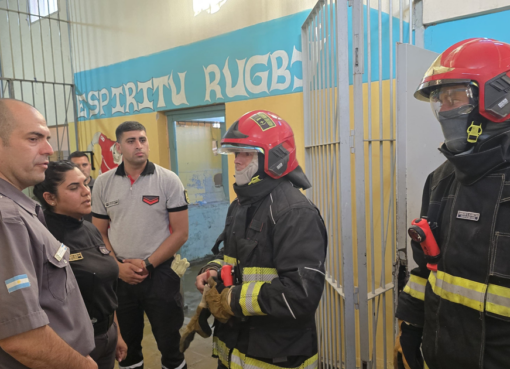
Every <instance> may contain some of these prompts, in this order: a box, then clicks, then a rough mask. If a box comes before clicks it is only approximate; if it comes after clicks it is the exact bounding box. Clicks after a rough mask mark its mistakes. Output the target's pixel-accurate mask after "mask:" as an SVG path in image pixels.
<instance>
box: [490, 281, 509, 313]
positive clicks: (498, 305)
mask: <svg viewBox="0 0 510 369" xmlns="http://www.w3.org/2000/svg"><path fill="white" fill-rule="evenodd" d="M485 309H486V310H487V312H489V313H494V314H498V315H502V316H506V317H510V288H507V287H502V286H497V285H495V284H489V288H488V289H487V302H486V304H485Z"/></svg>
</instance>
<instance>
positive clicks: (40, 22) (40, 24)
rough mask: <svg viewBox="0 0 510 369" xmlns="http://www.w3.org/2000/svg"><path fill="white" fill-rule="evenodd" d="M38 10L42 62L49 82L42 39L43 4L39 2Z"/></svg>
mask: <svg viewBox="0 0 510 369" xmlns="http://www.w3.org/2000/svg"><path fill="white" fill-rule="evenodd" d="M37 8H38V11H39V33H40V36H41V54H42V60H43V72H44V80H45V81H47V79H46V61H45V57H44V42H43V37H42V18H41V3H40V2H39V1H38V2H37ZM48 22H49V21H48ZM43 90H44V86H43Z"/></svg>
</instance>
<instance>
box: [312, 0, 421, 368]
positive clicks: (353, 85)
mask: <svg viewBox="0 0 510 369" xmlns="http://www.w3.org/2000/svg"><path fill="white" fill-rule="evenodd" d="M365 3H366V5H364V2H363V1H362V0H321V1H318V2H317V4H316V5H315V7H314V9H313V10H312V12H311V13H310V15H309V17H308V18H307V19H306V21H305V23H304V24H303V27H302V45H303V98H304V115H305V148H306V172H307V175H308V176H309V177H310V179H311V182H312V185H313V187H312V188H311V189H310V190H308V191H307V196H308V197H309V198H310V199H311V200H312V201H313V202H314V203H315V204H316V205H317V206H318V207H319V209H320V210H321V212H322V215H323V217H324V220H325V222H326V226H327V228H328V233H329V249H328V257H327V260H326V286H325V290H324V295H323V299H322V301H321V304H320V306H319V309H318V313H317V320H318V337H319V356H320V362H321V367H322V368H348V369H354V368H376V367H378V366H379V367H384V368H387V367H388V366H391V365H392V351H393V345H394V337H395V327H396V325H395V320H394V299H395V296H396V294H395V284H394V283H393V278H394V277H393V275H394V274H396V273H395V271H396V270H397V269H398V262H397V261H396V258H395V256H396V255H395V254H396V253H395V250H396V224H395V206H396V201H395V182H396V178H395V177H396V160H395V159H396V150H395V149H396V139H395V132H396V127H395V114H394V104H395V98H394V96H395V84H394V82H395V80H394V67H395V63H394V52H395V43H396V42H397V41H399V42H406V41H407V40H409V39H411V38H412V37H411V36H412V32H411V28H410V27H409V22H406V21H405V20H404V18H406V19H412V7H410V5H411V4H412V1H408V2H407V1H406V2H405V3H406V5H407V6H408V9H407V12H404V10H405V9H404V6H405V5H404V1H402V0H400V1H397V0H395V1H393V0H389V1H385V5H386V6H387V7H388V8H389V10H388V11H387V12H385V11H383V5H382V1H381V0H372V1H370V0H368V1H366V0H365ZM393 3H396V4H397V6H396V7H395V6H394V4H393ZM404 13H405V14H404ZM395 14H398V17H395V16H394V15H395Z"/></svg>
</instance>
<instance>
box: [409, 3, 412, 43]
mask: <svg viewBox="0 0 510 369" xmlns="http://www.w3.org/2000/svg"><path fill="white" fill-rule="evenodd" d="M409 44H411V45H412V44H413V0H409Z"/></svg>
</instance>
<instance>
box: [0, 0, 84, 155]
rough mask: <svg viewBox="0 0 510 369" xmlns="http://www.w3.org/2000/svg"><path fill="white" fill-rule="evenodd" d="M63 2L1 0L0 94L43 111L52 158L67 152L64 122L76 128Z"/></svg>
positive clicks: (72, 77) (67, 13) (70, 63)
mask: <svg viewBox="0 0 510 369" xmlns="http://www.w3.org/2000/svg"><path fill="white" fill-rule="evenodd" d="M68 5H69V4H68V2H67V1H66V0H4V1H0V97H6V98H15V99H18V100H23V101H25V102H27V103H29V104H31V105H33V106H34V107H35V108H36V109H37V110H39V111H40V112H41V113H42V114H43V115H44V117H45V119H46V122H47V125H48V127H49V128H50V131H51V136H52V138H51V140H50V143H51V144H52V147H53V149H54V151H55V153H54V155H53V156H52V157H51V158H50V159H51V160H60V159H64V158H67V156H68V155H69V153H70V147H69V124H70V122H71V123H73V122H74V127H72V128H76V124H77V119H78V118H77V116H76V108H75V104H76V99H75V96H76V94H75V91H74V88H75V87H74V74H73V67H72V49H71V28H70V19H69V6H68ZM74 131H75V137H76V141H75V142H76V146H75V147H76V148H78V141H77V137H78V135H77V131H76V130H74ZM73 144H74V142H73Z"/></svg>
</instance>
